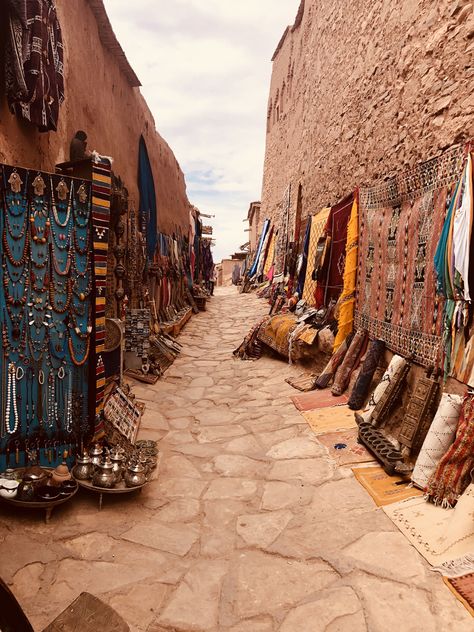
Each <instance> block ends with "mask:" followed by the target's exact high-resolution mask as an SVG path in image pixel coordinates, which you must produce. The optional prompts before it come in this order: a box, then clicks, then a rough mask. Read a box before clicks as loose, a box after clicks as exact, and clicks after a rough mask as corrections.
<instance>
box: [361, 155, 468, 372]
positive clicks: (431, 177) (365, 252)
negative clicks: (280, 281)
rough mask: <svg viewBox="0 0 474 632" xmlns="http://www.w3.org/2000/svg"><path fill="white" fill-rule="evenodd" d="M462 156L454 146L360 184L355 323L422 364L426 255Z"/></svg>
mask: <svg viewBox="0 0 474 632" xmlns="http://www.w3.org/2000/svg"><path fill="white" fill-rule="evenodd" d="M463 158H464V152H463V148H462V147H459V148H458V147H456V148H453V149H451V150H448V151H447V152H445V153H444V154H443V155H442V156H440V157H438V158H434V159H432V160H429V161H427V162H425V163H421V164H419V165H417V166H416V167H414V168H413V169H411V170H410V171H407V172H405V173H403V174H400V175H398V176H395V177H394V178H391V179H389V180H388V181H387V182H384V183H382V184H378V185H376V186H374V187H371V188H368V189H363V188H362V189H361V190H360V208H359V236H360V241H359V260H358V270H359V275H358V282H357V286H358V287H357V311H356V318H355V323H356V326H357V327H358V328H363V329H367V330H368V332H369V334H370V336H371V337H373V338H378V339H380V340H383V341H384V342H385V344H386V345H387V347H388V348H389V349H391V350H392V351H393V352H395V353H398V354H400V355H402V356H404V357H410V356H412V357H413V359H414V360H415V361H416V362H418V363H419V364H421V365H422V366H430V365H434V366H439V363H440V354H441V333H442V320H443V318H442V316H443V299H442V298H441V297H438V296H437V295H436V283H435V281H436V279H435V270H434V255H435V252H436V247H437V244H438V241H439V237H440V235H441V230H442V228H443V223H444V218H445V214H446V204H447V199H448V192H449V190H450V188H451V187H452V185H453V183H454V182H456V180H458V178H459V176H460V174H461V171H462V167H463Z"/></svg>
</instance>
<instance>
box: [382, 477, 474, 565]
mask: <svg viewBox="0 0 474 632" xmlns="http://www.w3.org/2000/svg"><path fill="white" fill-rule="evenodd" d="M384 511H385V513H386V514H387V515H388V516H389V518H390V519H391V520H392V521H393V522H394V524H395V525H396V526H397V527H398V528H399V529H400V531H401V532H402V533H403V534H404V535H405V536H406V537H407V538H408V539H409V540H410V542H411V544H413V546H414V547H415V548H416V549H417V550H418V551H419V552H420V553H421V555H423V557H424V558H425V559H426V560H427V561H428V562H429V563H430V564H432V565H433V566H435V567H436V570H439V571H440V572H441V573H443V574H448V575H451V576H454V575H457V574H460V572H464V573H466V572H469V571H474V565H473V562H470V568H469V557H472V556H470V554H471V553H472V552H473V551H474V521H473V519H472V516H473V512H474V485H472V484H471V485H469V487H468V488H467V489H466V491H465V492H464V494H463V495H462V496H461V498H460V499H459V502H458V504H457V505H456V507H455V509H454V510H446V509H443V508H442V507H439V506H438V507H437V506H435V505H432V504H431V503H427V502H426V501H425V500H424V499H423V497H418V498H412V499H410V500H406V501H404V502H400V503H397V504H395V505H392V506H390V507H386V508H384ZM473 561H474V559H473Z"/></svg>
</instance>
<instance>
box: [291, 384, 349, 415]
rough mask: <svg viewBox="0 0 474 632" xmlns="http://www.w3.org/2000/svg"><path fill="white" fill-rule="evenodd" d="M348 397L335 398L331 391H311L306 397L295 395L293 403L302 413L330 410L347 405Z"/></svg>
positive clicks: (292, 399)
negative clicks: (321, 409) (319, 409)
mask: <svg viewBox="0 0 474 632" xmlns="http://www.w3.org/2000/svg"><path fill="white" fill-rule="evenodd" d="M347 400H348V397H347V395H339V397H335V396H334V395H332V394H331V391H330V390H329V389H325V390H323V391H311V392H310V393H305V394H304V395H293V397H292V398H291V401H292V402H293V404H294V405H295V406H296V408H297V409H298V410H300V411H302V412H303V411H307V410H316V409H317V408H328V407H331V406H341V405H344V404H347Z"/></svg>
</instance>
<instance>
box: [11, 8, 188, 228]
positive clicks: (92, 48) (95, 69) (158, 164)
mask: <svg viewBox="0 0 474 632" xmlns="http://www.w3.org/2000/svg"><path fill="white" fill-rule="evenodd" d="M56 4H57V10H58V16H59V19H60V22H61V28H62V34H63V41H64V47H65V91H66V100H65V102H64V103H63V105H62V107H61V111H60V119H59V126H58V131H57V132H49V133H47V134H40V133H39V132H37V131H35V129H34V128H33V127H32V126H31V125H29V124H27V123H25V122H23V121H21V120H19V119H17V118H16V117H15V116H13V115H12V114H11V113H10V112H9V110H8V107H7V103H6V99H5V95H4V90H3V87H1V86H3V85H4V83H3V50H1V49H2V48H3V47H2V46H0V51H1V52H0V68H1V69H2V70H0V162H6V163H9V164H17V165H21V166H24V167H28V168H31V169H43V170H46V171H54V166H55V164H57V163H60V162H63V161H65V160H68V159H69V142H70V140H71V138H72V137H73V136H74V134H75V132H76V131H77V130H78V129H84V130H85V131H86V132H87V134H88V148H89V149H96V150H97V151H98V152H99V153H101V154H104V155H107V156H112V157H113V160H114V162H113V170H114V173H115V174H116V175H118V176H120V177H121V178H122V180H123V181H124V183H125V185H126V186H127V188H128V190H129V193H130V201H131V204H133V205H134V206H135V208H136V207H137V206H138V189H137V172H138V142H139V138H140V135H141V134H143V136H144V137H145V140H146V143H147V147H148V153H149V156H150V161H151V163H152V167H153V173H154V178H155V189H156V194H157V206H158V225H159V228H160V229H161V231H163V232H167V233H171V232H172V231H173V230H175V229H176V228H177V227H181V229H182V230H184V231H186V232H187V230H188V226H189V202H188V199H187V196H186V186H185V182H184V176H183V173H182V171H181V169H180V166H179V164H178V162H177V161H176V158H175V156H174V154H173V152H172V151H171V149H170V147H169V146H168V144H167V143H166V142H165V141H164V140H163V138H162V137H161V136H160V135H159V133H158V132H157V131H156V130H155V122H154V120H153V117H152V115H151V112H150V110H149V109H148V106H147V104H146V102H145V100H144V98H143V97H142V95H141V94H140V91H139V89H138V88H137V87H134V86H133V83H134V82H133V81H130V76H127V73H126V72H124V68H125V69H126V67H127V62H126V60H124V58H123V57H122V56H121V55H120V50H118V51H117V49H119V48H120V47H119V46H118V44H117V42H116V41H115V40H114V38H113V35H112V33H111V30H110V25H108V21H107V19H106V18H105V20H104V17H103V15H102V14H103V13H104V9H103V5H102V2H101V0H57V2H56ZM0 10H2V11H3V10H4V9H3V7H2V6H1V2H0ZM0 22H1V24H0V42H2V41H4V36H5V21H4V20H0ZM107 25H108V27H109V28H107ZM111 35H112V37H111ZM132 74H133V72H132Z"/></svg>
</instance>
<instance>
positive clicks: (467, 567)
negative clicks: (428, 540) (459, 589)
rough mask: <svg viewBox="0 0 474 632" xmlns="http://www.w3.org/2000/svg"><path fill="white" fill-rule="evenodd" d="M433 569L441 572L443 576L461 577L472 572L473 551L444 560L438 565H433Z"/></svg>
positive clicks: (473, 569) (473, 570)
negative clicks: (447, 560)
mask: <svg viewBox="0 0 474 632" xmlns="http://www.w3.org/2000/svg"><path fill="white" fill-rule="evenodd" d="M433 570H434V571H436V572H438V573H441V575H443V576H444V577H461V576H462V575H468V574H469V573H474V553H468V554H467V555H464V556H463V557H458V558H456V559H454V560H449V562H444V563H443V564H440V565H439V566H433Z"/></svg>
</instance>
